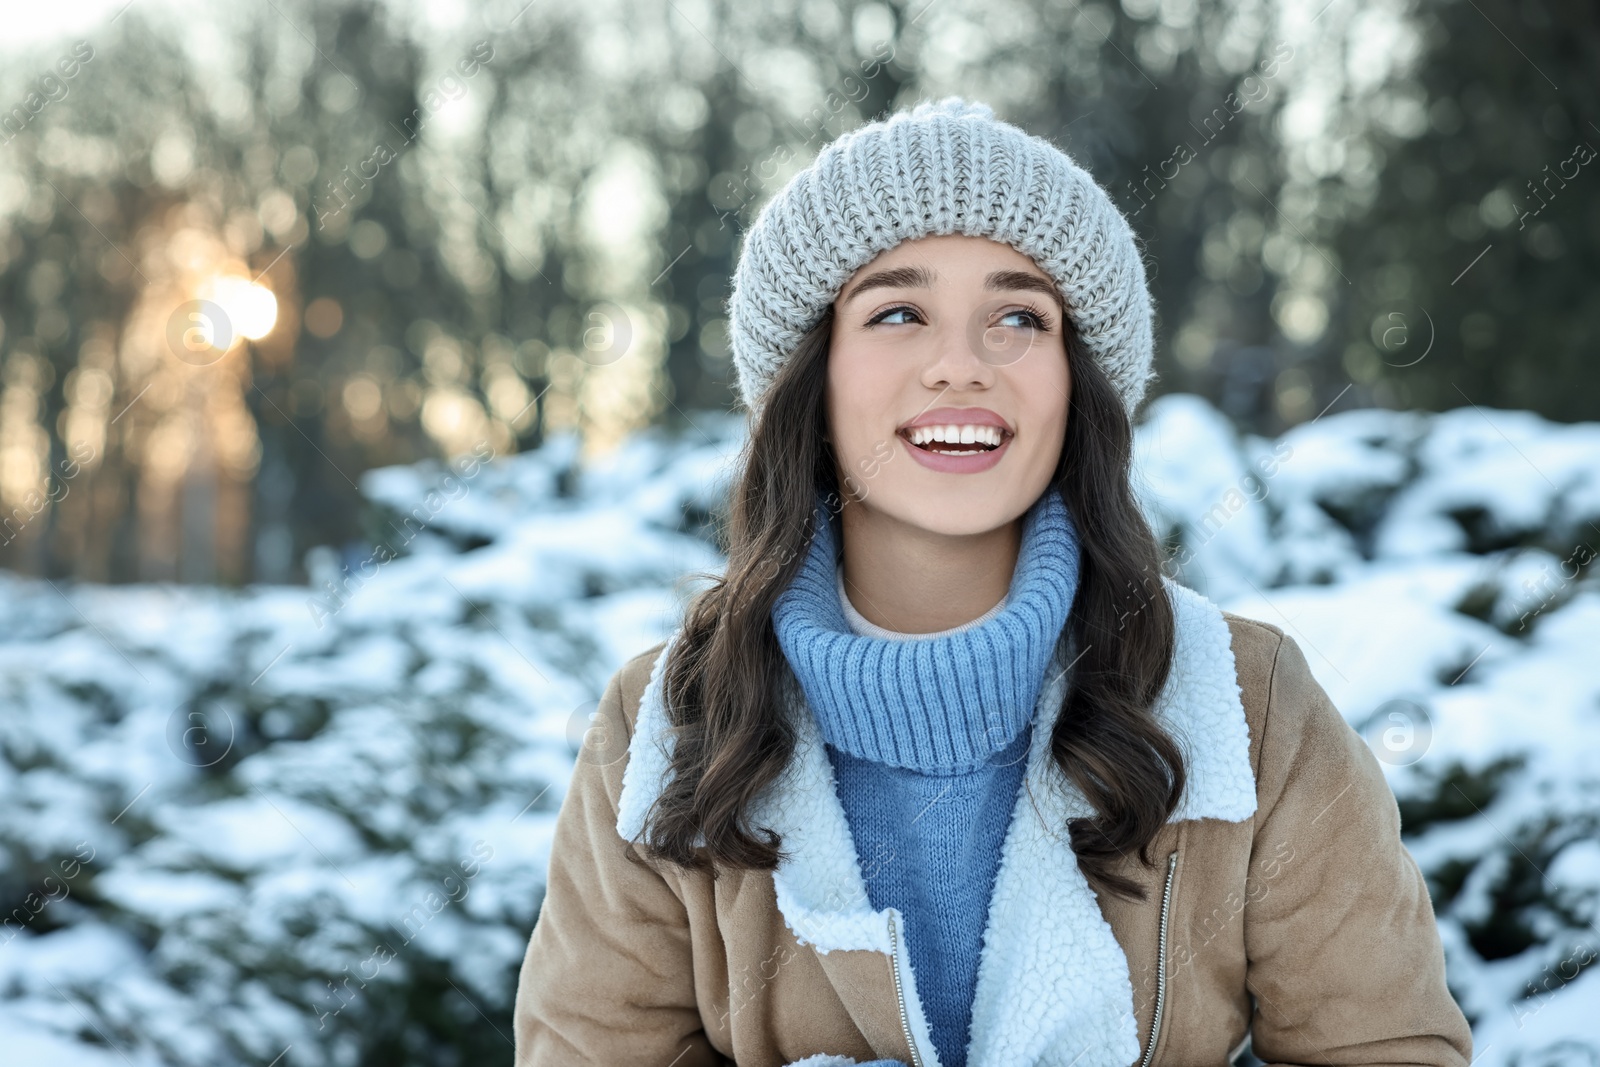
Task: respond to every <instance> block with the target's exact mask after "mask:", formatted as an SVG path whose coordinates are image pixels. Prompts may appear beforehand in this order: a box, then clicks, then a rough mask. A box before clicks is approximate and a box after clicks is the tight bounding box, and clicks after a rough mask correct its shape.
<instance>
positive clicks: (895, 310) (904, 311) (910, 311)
mask: <svg viewBox="0 0 1600 1067" xmlns="http://www.w3.org/2000/svg"><path fill="white" fill-rule="evenodd" d="M916 313H917V312H916V310H915V309H914V308H909V307H906V306H904V305H902V306H900V307H892V308H885V309H884V310H882V311H880V312H878V313H877V314H876V315H874V316H872V318H870V319H868V320H867V325H868V326H876V325H878V324H879V323H882V322H888V320H889V318H890V316H893V315H911V316H915V315H916ZM888 325H890V326H906V325H909V323H905V322H888Z"/></svg>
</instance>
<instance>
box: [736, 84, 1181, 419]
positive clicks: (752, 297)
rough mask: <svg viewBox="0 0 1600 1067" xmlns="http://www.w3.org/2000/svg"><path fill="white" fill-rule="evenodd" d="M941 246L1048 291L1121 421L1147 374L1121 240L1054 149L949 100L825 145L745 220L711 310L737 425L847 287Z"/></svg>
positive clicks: (1143, 308) (1137, 264)
mask: <svg viewBox="0 0 1600 1067" xmlns="http://www.w3.org/2000/svg"><path fill="white" fill-rule="evenodd" d="M950 233H961V234H967V235H969V236H981V237H989V238H992V239H994V240H996V241H1001V242H1004V243H1005V244H1008V245H1011V246H1012V247H1013V248H1015V249H1017V250H1018V251H1019V252H1022V253H1023V254H1024V255H1027V256H1029V257H1031V258H1032V259H1033V261H1034V262H1035V263H1037V264H1038V265H1039V268H1040V269H1041V270H1043V271H1044V272H1045V273H1046V274H1048V275H1049V276H1050V277H1051V278H1053V279H1054V280H1055V282H1056V285H1057V286H1058V287H1059V289H1060V291H1061V295H1062V298H1063V299H1064V301H1065V303H1066V307H1067V313H1068V314H1069V315H1070V316H1071V318H1072V321H1073V322H1074V324H1075V325H1076V326H1077V328H1078V332H1079V335H1080V336H1081V337H1082V339H1083V342H1084V344H1085V346H1086V347H1087V349H1088V352H1089V355H1090V356H1091V357H1092V358H1093V359H1094V360H1095V361H1096V362H1098V363H1099V364H1100V366H1101V367H1102V368H1103V369H1104V370H1105V372H1106V375H1107V376H1108V377H1109V378H1110V380H1111V383H1112V385H1113V386H1114V387H1115V388H1116V390H1117V394H1118V395H1119V396H1120V397H1121V398H1122V403H1123V406H1124V407H1125V408H1126V409H1127V412H1128V417H1129V419H1130V420H1131V419H1132V418H1133V413H1134V410H1135V409H1136V408H1137V407H1138V404H1139V401H1140V400H1141V399H1143V397H1144V393H1145V388H1146V386H1147V385H1148V384H1149V382H1150V381H1151V379H1153V378H1154V377H1155V374H1154V371H1153V370H1152V369H1151V362H1152V359H1153V354H1154V353H1153V338H1152V332H1151V330H1152V327H1151V314H1152V309H1151V299H1150V291H1149V289H1148V288H1147V287H1146V284H1145V274H1144V263H1143V262H1142V260H1141V259H1140V254H1139V249H1138V246H1137V245H1136V244H1135V242H1134V235H1133V230H1132V229H1131V228H1130V227H1129V226H1128V222H1127V220H1126V219H1124V218H1123V217H1122V214H1121V212H1119V211H1118V210H1117V208H1116V206H1115V205H1114V204H1113V203H1112V202H1111V198H1110V197H1109V196H1107V195H1106V193H1105V191H1104V190H1103V189H1101V188H1100V186H1099V185H1097V184H1095V180H1094V179H1093V178H1092V177H1090V176H1089V174H1088V172H1086V171H1085V170H1083V168H1081V167H1079V166H1078V165H1077V164H1076V163H1074V162H1073V161H1072V159H1071V158H1069V157H1068V156H1067V155H1066V154H1065V153H1063V152H1062V151H1061V150H1060V149H1058V148H1056V147H1055V146H1054V145H1052V144H1051V143H1050V142H1048V141H1046V140H1044V139H1042V138H1039V137H1034V136H1032V135H1030V134H1028V133H1026V132H1024V131H1023V130H1020V129H1018V128H1017V127H1016V126H1013V125H1011V124H1010V123H1007V122H1001V121H999V120H997V119H996V118H995V117H994V111H993V110H992V109H991V108H989V107H988V105H986V104H980V103H973V102H969V101H966V100H963V99H961V98H960V97H955V96H952V97H947V98H945V99H944V100H940V101H939V102H937V103H922V104H918V105H917V106H915V107H914V108H912V109H911V110H910V111H900V112H897V113H895V114H894V115H891V116H890V117H889V118H888V119H886V120H884V121H880V122H874V123H870V124H868V125H865V126H862V127H860V128H858V129H855V130H852V131H850V132H849V133H846V134H843V135H841V136H840V137H839V138H837V139H836V140H834V141H833V142H831V143H830V144H828V145H827V146H825V147H824V148H823V149H822V151H821V152H820V153H819V154H818V155H817V158H816V159H815V160H814V161H813V162H812V163H811V165H810V166H808V167H807V168H806V169H805V170H802V171H801V172H800V173H798V174H796V175H795V176H794V177H793V178H791V179H790V180H789V181H788V183H787V184H786V185H784V187H783V188H782V189H781V190H779V191H778V193H777V195H775V196H774V197H773V198H772V199H771V200H770V201H768V202H767V203H766V204H765V205H764V206H763V207H762V209H761V212H760V213H759V214H758V215H757V216H756V220H755V222H754V223H753V224H752V225H751V227H750V229H749V230H748V231H747V232H746V234H745V238H744V246H743V248H742V250H741V251H740V254H739V263H738V266H737V268H736V269H735V271H734V279H733V293H732V295H731V296H730V297H729V299H728V308H727V310H728V324H729V333H730V340H731V342H732V348H733V364H734V368H735V370H736V372H737V374H738V380H739V392H740V394H741V395H742V397H743V399H744V402H745V406H746V407H748V408H749V409H750V414H751V418H752V419H755V418H758V417H759V416H760V411H761V407H762V403H763V401H764V398H765V394H766V391H767V388H768V386H770V385H771V384H772V381H773V379H774V378H775V377H777V373H778V368H779V367H780V366H782V364H783V362H784V361H785V360H786V359H788V358H789V356H790V355H791V354H792V353H793V352H794V349H795V346H796V345H798V344H799V342H800V338H801V337H802V336H803V335H804V334H805V332H806V331H807V330H809V329H810V328H811V327H813V326H815V325H816V323H817V322H818V321H819V320H820V319H821V317H822V314H823V312H824V311H825V310H826V309H827V307H828V305H829V304H831V303H833V301H834V298H835V297H836V296H837V295H838V292H839V289H840V288H841V287H842V286H843V285H844V283H845V281H846V280H848V279H849V277H850V275H852V274H854V273H855V272H856V271H857V270H858V269H860V268H861V267H863V266H865V265H866V264H868V263H870V262H871V261H872V260H873V259H875V258H876V257H877V256H878V254H879V253H881V252H884V251H887V250H888V249H890V248H893V247H894V246H895V245H897V244H899V243H900V242H901V241H906V240H913V239H915V238H918V237H928V236H933V235H939V234H950Z"/></svg>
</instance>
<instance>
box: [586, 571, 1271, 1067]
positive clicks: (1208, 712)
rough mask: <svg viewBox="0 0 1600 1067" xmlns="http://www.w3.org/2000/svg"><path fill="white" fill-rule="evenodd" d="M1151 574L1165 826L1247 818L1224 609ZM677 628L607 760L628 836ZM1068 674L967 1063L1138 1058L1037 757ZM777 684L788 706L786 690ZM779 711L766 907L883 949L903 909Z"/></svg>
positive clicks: (980, 993)
mask: <svg viewBox="0 0 1600 1067" xmlns="http://www.w3.org/2000/svg"><path fill="white" fill-rule="evenodd" d="M1162 585H1163V587H1164V588H1165V589H1166V590H1167V592H1168V595H1169V599H1170V600H1171V602H1172V607H1173V612H1174V615H1175V619H1176V624H1177V626H1176V629H1177V633H1176V642H1175V646H1176V647H1175V648H1174V652H1173V659H1172V669H1171V673H1170V675H1169V677H1168V679H1167V683H1166V685H1165V687H1164V688H1163V689H1162V691H1161V695H1160V698H1159V700H1158V702H1157V706H1156V717H1157V719H1158V721H1160V722H1161V724H1162V725H1163V726H1165V727H1166V728H1167V729H1168V730H1169V731H1170V732H1171V733H1172V735H1173V736H1174V738H1175V739H1176V740H1177V742H1178V744H1179V745H1180V746H1181V747H1182V749H1183V753H1184V757H1185V760H1186V770H1187V781H1186V784H1185V788H1184V793H1183V797H1182V799H1181V800H1180V802H1179V804H1178V806H1177V808H1176V810H1174V812H1173V813H1172V816H1171V818H1170V820H1169V821H1171V822H1177V821H1179V820H1183V819H1204V818H1212V819H1223V820H1227V821H1229V822H1238V821H1241V820H1244V819H1247V818H1249V817H1250V816H1251V815H1252V814H1254V812H1255V810H1256V788H1255V775H1254V772H1253V771H1252V770H1251V767H1250V730H1249V726H1248V724H1247V722H1246V719H1245V713H1244V705H1243V703H1242V701H1241V698H1240V690H1239V682H1238V675H1237V672H1236V667H1235V664H1234V658H1233V648H1232V638H1231V635H1230V633H1229V630H1228V624H1227V620H1226V619H1224V618H1223V616H1222V611H1221V609H1219V608H1218V607H1217V606H1216V605H1215V604H1213V603H1212V602H1211V601H1210V600H1208V599H1206V598H1205V597H1203V596H1201V595H1200V594H1198V593H1196V592H1194V591H1192V590H1190V589H1188V588H1186V587H1184V586H1182V585H1179V584H1177V583H1175V582H1172V581H1171V580H1169V579H1166V578H1163V579H1162ZM677 636H678V635H677V634H676V633H675V634H673V636H672V637H671V638H669V640H668V644H667V647H666V648H664V649H663V650H662V653H661V655H660V656H659V657H658V658H657V660H656V663H655V667H654V669H653V670H652V671H651V675H650V681H649V684H648V685H647V686H646V687H645V691H644V695H643V697H642V699H641V703H640V706H639V713H638V716H637V718H636V722H635V727H634V734H633V738H632V741H631V743H630V746H629V751H628V763H627V766H626V767H625V768H624V769H623V778H622V795H621V798H620V801H619V804H618V813H617V832H618V833H619V834H621V835H622V837H624V838H625V839H628V840H633V839H634V838H635V837H637V836H638V834H639V833H640V832H641V831H642V829H643V827H644V819H645V815H646V813H647V812H648V811H649V809H650V806H651V805H652V804H653V803H654V801H655V799H656V797H657V796H658V795H659V794H660V791H661V789H662V787H663V785H664V783H665V781H666V776H667V771H668V767H669V760H670V756H671V747H670V746H671V744H672V736H671V733H670V725H671V724H670V722H669V720H668V719H667V716H666V712H665V710H664V708H663V707H662V704H661V685H662V673H663V665H664V664H665V663H666V661H667V655H668V653H669V652H670V651H671V647H672V642H673V641H675V640H676V639H677ZM1070 684H1071V682H1070V677H1069V673H1068V672H1067V671H1062V672H1060V673H1058V674H1056V675H1055V677H1053V678H1051V679H1050V680H1048V682H1047V684H1046V685H1045V686H1044V687H1043V689H1042V690H1041V692H1040V695H1039V702H1038V705H1037V706H1036V709H1035V712H1034V728H1033V735H1032V738H1031V742H1032V743H1031V746H1030V751H1029V756H1028V770H1027V777H1026V783H1025V788H1024V789H1023V791H1022V793H1021V794H1020V795H1019V797H1018V800H1017V805H1016V808H1015V809H1014V811H1013V813H1012V818H1011V824H1010V827H1009V829H1008V830H1007V832H1006V839H1005V843H1004V846H1003V849H1002V853H1001V859H1000V870H999V872H998V874H997V876H996V879H995V887H994V895H993V897H992V898H991V901H990V905H989V917H988V927H987V930H986V931H985V934H984V950H983V956H982V958H981V959H980V960H979V963H978V979H977V991H976V994H975V997H974V1000H973V1009H972V1039H971V1045H970V1048H969V1055H968V1063H969V1064H970V1065H971V1067H1046V1065H1058V1064H1059V1065H1061V1067H1066V1065H1068V1064H1075V1065H1077V1067H1124V1065H1126V1064H1128V1063H1130V1062H1132V1061H1133V1060H1135V1059H1137V1058H1138V1056H1139V1051H1140V1049H1139V1037H1138V1035H1137V1033H1136V1032H1135V1024H1134V1014H1133V986H1132V981H1131V977H1130V974H1129V968H1128V962H1127V957H1126V956H1125V955H1124V954H1123V952H1122V948H1121V946H1120V945H1119V944H1118V942H1117V940H1116V937H1115V935H1114V934H1113V932H1112V930H1111V926H1110V924H1109V923H1107V922H1106V920H1105V917H1104V916H1103V915H1102V913H1101V911H1100V907H1099V904H1098V902H1097V900H1096V897H1095V894H1094V892H1093V890H1092V889H1090V887H1089V884H1088V882H1087V880H1086V879H1085V878H1084V876H1083V872H1082V871H1081V870H1080V869H1079V867H1078V864H1077V860H1076V858H1075V857H1074V856H1073V854H1072V851H1071V847H1070V845H1069V844H1068V842H1067V840H1066V838H1065V836H1064V835H1063V834H1061V833H1060V832H1059V830H1058V828H1060V827H1064V826H1065V825H1066V823H1067V820H1069V819H1072V818H1078V817H1082V816H1088V815H1091V814H1093V809H1092V808H1091V807H1090V806H1089V804H1088V802H1087V801H1086V800H1085V799H1084V798H1083V796H1082V794H1081V793H1080V792H1079V791H1078V790H1077V788H1076V787H1075V786H1073V785H1072V783H1070V782H1068V781H1066V780H1065V779H1064V778H1062V776H1061V775H1060V774H1059V773H1058V772H1057V771H1056V768H1055V765H1054V763H1053V761H1051V759H1050V757H1049V739H1050V734H1051V731H1052V729H1053V727H1054V724H1055V719H1056V716H1057V715H1058V714H1059V712H1060V709H1061V703H1062V699H1063V698H1064V696H1065V694H1066V692H1067V688H1068V686H1069V685H1070ZM789 688H790V693H791V695H792V698H793V699H798V700H799V701H801V704H802V706H803V701H804V696H803V694H801V693H799V687H798V685H797V684H795V685H791V686H790V687H789ZM795 719H796V722H795V726H796V731H797V734H798V739H797V743H796V749H795V754H794V758H793V759H792V760H791V761H790V764H789V766H788V767H787V768H786V769H785V771H784V773H783V774H782V775H780V777H779V778H778V779H777V780H776V782H775V783H774V784H773V786H772V787H771V788H769V789H768V790H767V791H765V792H764V793H763V794H762V796H761V798H760V799H759V800H758V802H757V803H756V804H754V805H752V810H751V819H752V824H753V825H757V826H769V827H771V828H772V829H773V830H774V831H775V832H777V833H778V834H780V835H781V836H782V839H783V845H784V849H785V851H786V852H787V853H788V859H787V861H786V862H784V863H783V864H781V865H780V866H779V867H778V868H777V870H775V871H774V872H773V884H774V888H775V889H776V891H777V900H778V908H779V910H780V911H781V912H782V914H783V917H784V921H785V922H786V923H787V924H788V926H789V928H790V930H792V931H793V932H794V935H795V937H796V938H797V939H798V940H799V941H800V943H802V944H810V945H813V946H814V947H815V948H816V950H817V951H818V952H823V953H826V952H831V951H834V950H853V949H867V950H871V951H876V952H883V953H889V952H890V951H891V950H892V949H893V948H894V947H895V946H894V945H893V944H892V943H891V935H890V926H889V920H890V918H891V915H892V916H893V920H894V923H895V925H896V926H897V927H898V928H899V929H900V930H901V931H902V939H903V931H904V928H905V923H904V920H903V917H901V916H900V914H899V913H898V911H897V910H896V909H893V908H888V909H885V910H883V911H875V910H874V909H873V908H872V905H871V903H870V901H869V899H868V896H867V890H866V883H865V881H864V880H863V878H862V875H861V868H860V864H859V861H858V859H857V856H856V852H855V845H854V842H853V840H852V838H851V835H850V828H849V824H848V823H847V822H846V820H845V814H844V806H843V805H842V804H841V803H840V801H839V797H838V793H837V789H836V786H835V783H834V777H833V767H832V764H831V763H830V762H829V760H828V758H827V753H826V752H825V750H824V749H823V743H822V738H821V733H820V731H819V730H818V728H817V725H816V721H815V719H814V717H813V716H811V715H796V716H795ZM900 955H901V957H902V966H905V964H906V961H905V960H904V959H903V957H904V956H905V953H904V951H901V952H900ZM905 973H906V974H907V975H908V976H909V970H907V971H906V972H905ZM906 1008H907V1012H908V1014H909V1015H910V1017H911V1018H910V1022H911V1028H912V1032H913V1034H914V1035H915V1037H916V1040H917V1044H918V1045H919V1046H920V1047H921V1050H922V1054H923V1060H924V1062H925V1063H927V1064H929V1065H930V1067H938V1055H937V1052H936V1051H935V1049H934V1045H933V1041H932V1037H931V1033H930V1030H929V1027H928V1023H927V1020H926V1018H925V1016H924V1015H923V1011H922V1005H921V1002H920V1000H919V998H918V997H917V996H916V995H915V982H914V980H913V981H912V982H911V985H910V989H909V993H908V995H907V997H906Z"/></svg>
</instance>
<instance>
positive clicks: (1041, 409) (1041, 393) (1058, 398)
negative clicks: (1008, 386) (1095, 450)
mask: <svg viewBox="0 0 1600 1067" xmlns="http://www.w3.org/2000/svg"><path fill="white" fill-rule="evenodd" d="M1038 356H1039V358H1038V359H1034V358H1032V357H1031V356H1030V357H1029V358H1026V359H1021V360H1018V361H1017V363H1016V365H1015V368H1014V374H1013V376H1012V388H1013V389H1014V390H1015V395H1016V396H1017V398H1018V401H1019V402H1020V403H1021V405H1022V411H1023V413H1024V414H1025V415H1026V416H1027V418H1028V421H1029V422H1030V423H1032V424H1034V425H1038V426H1050V427H1058V428H1059V427H1064V426H1065V425H1066V421H1067V409H1068V406H1069V402H1070V400H1071V397H1072V373H1071V370H1070V368H1069V366H1068V363H1067V354H1066V350H1065V349H1064V348H1063V347H1062V346H1061V343H1060V342H1059V341H1057V342H1055V343H1054V344H1052V345H1050V346H1048V347H1047V348H1045V349H1044V350H1043V351H1041V352H1039V353H1038Z"/></svg>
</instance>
